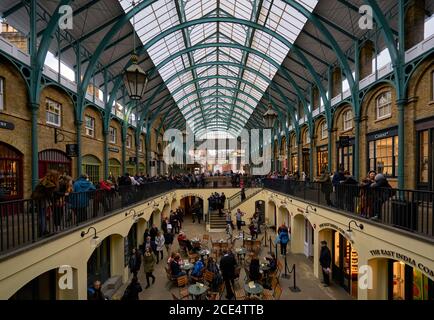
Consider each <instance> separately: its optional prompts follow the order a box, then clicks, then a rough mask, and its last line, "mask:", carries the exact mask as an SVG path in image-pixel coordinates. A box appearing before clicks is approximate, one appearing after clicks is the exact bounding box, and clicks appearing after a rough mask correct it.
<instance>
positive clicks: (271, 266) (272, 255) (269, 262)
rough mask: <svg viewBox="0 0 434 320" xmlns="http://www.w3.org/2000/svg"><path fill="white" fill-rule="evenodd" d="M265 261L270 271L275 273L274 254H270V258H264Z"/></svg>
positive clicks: (275, 261)
mask: <svg viewBox="0 0 434 320" xmlns="http://www.w3.org/2000/svg"><path fill="white" fill-rule="evenodd" d="M265 259H266V260H267V261H268V266H269V267H270V271H271V272H273V271H276V269H277V259H276V255H275V254H274V252H272V253H271V256H270V257H265Z"/></svg>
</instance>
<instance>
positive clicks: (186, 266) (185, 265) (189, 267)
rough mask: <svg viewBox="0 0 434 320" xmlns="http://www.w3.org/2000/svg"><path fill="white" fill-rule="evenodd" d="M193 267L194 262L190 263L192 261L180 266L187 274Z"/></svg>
mask: <svg viewBox="0 0 434 320" xmlns="http://www.w3.org/2000/svg"><path fill="white" fill-rule="evenodd" d="M193 267H194V264H192V263H184V264H183V265H182V266H181V269H182V270H184V271H185V272H186V273H187V276H188V274H189V273H190V270H191V269H193Z"/></svg>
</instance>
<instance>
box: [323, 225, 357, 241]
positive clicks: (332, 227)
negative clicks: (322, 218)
mask: <svg viewBox="0 0 434 320" xmlns="http://www.w3.org/2000/svg"><path fill="white" fill-rule="evenodd" d="M319 227H320V229H323V228H329V229H334V230H336V231H338V232H339V233H340V234H342V235H343V236H344V237H345V238H346V239H347V240H348V241H350V242H351V243H352V244H354V241H353V240H351V239H348V237H347V232H346V231H345V230H344V229H342V228H341V227H339V226H337V225H335V224H331V223H321V224H320V225H319Z"/></svg>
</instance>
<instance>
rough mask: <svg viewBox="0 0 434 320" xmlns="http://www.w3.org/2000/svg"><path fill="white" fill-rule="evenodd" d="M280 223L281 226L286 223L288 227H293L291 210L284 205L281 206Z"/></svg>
mask: <svg viewBox="0 0 434 320" xmlns="http://www.w3.org/2000/svg"><path fill="white" fill-rule="evenodd" d="M278 224H279V226H280V225H282V224H285V225H286V226H287V227H289V228H290V227H291V217H290V214H289V211H288V209H286V208H285V207H283V206H282V207H280V208H279V219H278Z"/></svg>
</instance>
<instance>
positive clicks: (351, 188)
mask: <svg viewBox="0 0 434 320" xmlns="http://www.w3.org/2000/svg"><path fill="white" fill-rule="evenodd" d="M263 183H264V188H265V189H269V190H273V191H276V192H280V193H283V194H286V195H288V196H291V197H294V198H298V199H301V200H304V201H306V202H308V203H311V204H316V205H321V206H325V207H329V208H332V209H334V210H338V211H343V212H345V213H347V214H351V215H354V216H357V217H358V218H361V219H372V220H373V221H376V222H379V223H381V224H385V225H389V226H392V227H396V228H400V229H404V230H407V231H411V232H414V233H416V234H419V235H423V236H427V237H431V238H432V237H434V231H433V230H434V220H433V200H434V192H430V191H420V190H401V189H389V188H372V187H362V186H360V185H349V184H341V185H337V186H335V187H333V186H332V185H331V183H330V184H323V183H311V182H302V181H294V180H284V179H264V181H263Z"/></svg>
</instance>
